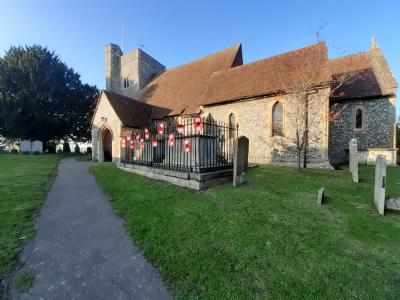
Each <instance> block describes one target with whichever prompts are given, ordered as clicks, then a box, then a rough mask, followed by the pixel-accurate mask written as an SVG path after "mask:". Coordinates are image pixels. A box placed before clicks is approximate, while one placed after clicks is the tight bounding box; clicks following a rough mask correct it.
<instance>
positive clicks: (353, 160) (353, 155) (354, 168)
mask: <svg viewBox="0 0 400 300" xmlns="http://www.w3.org/2000/svg"><path fill="white" fill-rule="evenodd" d="M349 155H350V172H351V175H352V177H353V181H354V182H358V150H357V140H356V139H351V140H350V142H349Z"/></svg>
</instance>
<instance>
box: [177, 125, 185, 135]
mask: <svg viewBox="0 0 400 300" xmlns="http://www.w3.org/2000/svg"><path fill="white" fill-rule="evenodd" d="M176 130H177V131H178V132H179V133H181V134H182V133H184V132H185V125H183V124H178V125H176Z"/></svg>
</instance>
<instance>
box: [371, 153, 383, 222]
mask: <svg viewBox="0 0 400 300" xmlns="http://www.w3.org/2000/svg"><path fill="white" fill-rule="evenodd" d="M385 188H386V159H385V156H383V155H378V157H377V158H376V165H375V189H374V202H375V206H376V208H377V209H378V212H379V214H381V215H383V214H384V213H385Z"/></svg>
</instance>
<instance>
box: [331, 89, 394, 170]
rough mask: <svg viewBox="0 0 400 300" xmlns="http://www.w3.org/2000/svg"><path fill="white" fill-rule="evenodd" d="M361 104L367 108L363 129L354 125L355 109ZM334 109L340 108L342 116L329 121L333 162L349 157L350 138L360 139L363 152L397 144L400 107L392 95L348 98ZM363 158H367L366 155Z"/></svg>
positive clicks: (345, 160)
mask: <svg viewBox="0 0 400 300" xmlns="http://www.w3.org/2000/svg"><path fill="white" fill-rule="evenodd" d="M359 107H360V108H362V109H364V114H363V122H364V126H363V128H362V129H361V130H357V129H354V127H355V126H354V121H355V120H354V118H355V111H356V109H358V108H359ZM331 111H333V112H335V111H337V112H340V113H339V116H338V118H337V119H336V120H333V121H330V123H329V138H330V140H329V159H330V162H331V163H332V164H335V165H336V164H342V163H347V162H348V161H349V156H348V150H349V141H350V140H351V139H352V138H356V139H357V142H358V150H359V151H360V153H363V152H365V151H366V152H368V149H371V148H386V149H391V148H393V134H394V133H393V130H394V124H395V121H396V116H395V113H396V109H395V107H394V106H393V104H392V103H391V102H390V100H389V99H388V98H386V97H384V98H379V99H370V100H367V99H363V100H346V101H342V102H340V103H338V104H337V105H336V106H335V107H332V106H331ZM367 157H368V155H367ZM360 161H366V157H365V155H364V157H362V159H361V160H360Z"/></svg>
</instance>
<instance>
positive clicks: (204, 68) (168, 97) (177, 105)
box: [139, 45, 243, 115]
mask: <svg viewBox="0 0 400 300" xmlns="http://www.w3.org/2000/svg"><path fill="white" fill-rule="evenodd" d="M242 63H243V61H242V50H241V45H236V46H234V47H231V48H228V49H225V50H222V51H219V52H217V53H214V54H211V55H208V56H206V57H203V58H201V59H198V60H195V61H192V62H190V63H187V64H184V65H181V66H178V67H175V68H171V69H168V70H167V71H165V72H163V73H161V74H160V75H158V76H157V77H156V78H154V79H153V80H152V81H151V82H150V83H149V84H148V85H147V86H146V87H145V88H144V89H143V90H142V91H141V93H140V95H139V100H141V101H144V102H146V103H149V104H152V105H156V106H163V107H168V108H169V109H170V110H171V112H170V115H177V114H181V113H193V112H196V111H197V110H198V108H199V106H200V104H201V103H200V99H201V96H202V95H203V94H204V92H205V89H206V88H207V84H208V82H209V80H210V77H211V75H212V74H213V73H214V72H217V71H221V70H226V69H229V68H231V67H234V66H237V65H240V64H242Z"/></svg>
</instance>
